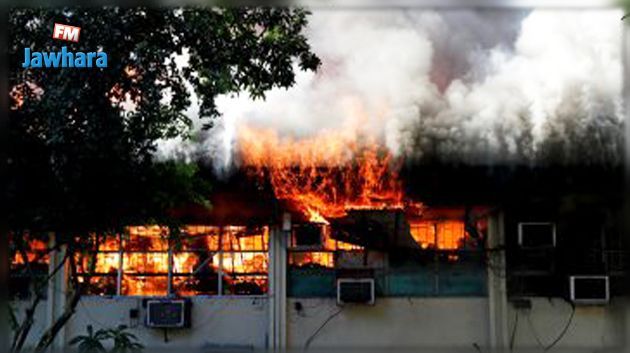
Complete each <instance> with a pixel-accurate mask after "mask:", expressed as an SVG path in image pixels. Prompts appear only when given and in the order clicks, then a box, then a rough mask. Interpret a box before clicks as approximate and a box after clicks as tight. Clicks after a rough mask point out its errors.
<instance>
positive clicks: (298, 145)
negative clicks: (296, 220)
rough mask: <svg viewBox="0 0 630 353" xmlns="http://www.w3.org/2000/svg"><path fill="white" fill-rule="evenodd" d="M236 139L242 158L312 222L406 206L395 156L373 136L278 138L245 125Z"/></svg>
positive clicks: (264, 130) (271, 131) (282, 197)
mask: <svg viewBox="0 0 630 353" xmlns="http://www.w3.org/2000/svg"><path fill="white" fill-rule="evenodd" d="M238 143H239V148H240V156H241V158H242V162H243V164H244V165H245V166H247V167H250V168H251V167H253V169H254V170H255V171H256V173H257V174H258V175H259V176H261V177H268V178H269V180H270V182H271V184H272V186H273V189H274V192H275V195H276V197H277V198H278V199H281V200H287V201H290V202H291V203H292V204H293V205H294V206H295V207H297V208H298V209H299V210H300V211H301V212H303V213H304V215H306V216H307V217H308V219H309V220H310V221H311V222H320V223H328V221H327V219H330V218H337V217H341V216H344V215H345V214H346V212H347V211H348V210H350V209H386V208H388V209H389V208H402V207H404V202H403V201H404V200H403V190H402V184H401V182H400V179H399V178H398V172H397V165H396V164H397V163H396V161H395V160H394V158H393V157H392V155H391V153H389V151H387V150H386V149H384V148H381V147H380V145H379V144H378V143H376V142H374V141H370V140H369V139H363V140H361V139H357V138H353V137H348V135H345V134H344V133H326V134H321V135H317V136H315V137H309V138H303V139H293V138H280V137H279V136H278V134H277V133H276V132H275V131H273V130H267V129H252V128H249V127H241V129H240V131H239V136H238Z"/></svg>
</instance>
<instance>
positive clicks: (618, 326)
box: [508, 298, 629, 351]
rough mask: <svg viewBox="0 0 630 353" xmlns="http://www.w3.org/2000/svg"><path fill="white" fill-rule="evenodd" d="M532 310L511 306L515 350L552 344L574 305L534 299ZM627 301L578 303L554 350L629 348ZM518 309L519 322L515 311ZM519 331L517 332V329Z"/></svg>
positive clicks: (559, 301) (554, 299)
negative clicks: (627, 345)
mask: <svg viewBox="0 0 630 353" xmlns="http://www.w3.org/2000/svg"><path fill="white" fill-rule="evenodd" d="M531 300H532V308H531V309H515V308H514V307H512V306H510V310H509V314H508V315H509V317H508V326H509V328H510V336H511V335H512V332H514V343H513V347H514V351H519V350H522V349H529V350H531V349H538V350H541V349H542V347H545V346H548V345H550V344H551V343H552V342H553V341H554V340H555V339H556V338H557V337H559V335H560V333H561V332H562V330H563V329H564V327H565V326H566V325H567V323H568V320H569V318H570V315H571V310H572V309H571V305H570V304H568V303H566V302H565V301H564V300H562V299H559V298H553V299H547V298H531ZM628 304H629V303H628V301H626V300H623V299H614V300H613V301H612V303H611V304H610V305H608V306H577V307H576V311H575V314H574V316H573V320H572V321H571V324H570V325H569V328H568V329H567V331H566V334H565V335H564V336H563V338H562V339H561V340H560V341H558V343H557V344H556V345H555V346H554V349H560V350H562V349H568V350H571V349H573V350H575V349H578V348H583V349H586V348H590V349H602V348H614V349H621V348H627V347H626V338H625V337H626V335H627V331H628V330H627V328H626V320H627V316H628V310H629V305H628ZM517 311H518V316H519V317H518V324H517V325H516V326H515V323H516V313H517ZM515 327H516V330H515V331H514V328H515Z"/></svg>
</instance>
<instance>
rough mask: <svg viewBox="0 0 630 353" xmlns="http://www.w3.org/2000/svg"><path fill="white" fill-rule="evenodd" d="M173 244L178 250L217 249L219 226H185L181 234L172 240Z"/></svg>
mask: <svg viewBox="0 0 630 353" xmlns="http://www.w3.org/2000/svg"><path fill="white" fill-rule="evenodd" d="M173 246H174V249H176V250H178V251H179V250H183V251H187V250H191V251H218V250H219V227H210V226H188V227H185V228H184V229H183V230H182V234H181V235H180V236H179V237H177V238H176V239H174V240H173Z"/></svg>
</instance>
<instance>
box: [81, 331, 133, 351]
mask: <svg viewBox="0 0 630 353" xmlns="http://www.w3.org/2000/svg"><path fill="white" fill-rule="evenodd" d="M108 340H111V341H113V345H112V348H111V349H110V350H109V352H110V353H133V352H140V351H142V349H144V346H143V345H142V344H140V343H139V342H138V338H137V337H136V336H135V335H134V334H132V333H129V332H127V327H126V326H124V325H120V326H118V327H117V328H114V329H100V330H98V331H96V332H94V329H93V328H92V325H88V326H87V334H86V335H80V336H76V337H74V338H73V339H72V340H70V345H71V346H75V345H77V346H78V348H79V353H97V352H98V353H105V352H108V351H107V349H105V345H104V344H103V342H104V341H108Z"/></svg>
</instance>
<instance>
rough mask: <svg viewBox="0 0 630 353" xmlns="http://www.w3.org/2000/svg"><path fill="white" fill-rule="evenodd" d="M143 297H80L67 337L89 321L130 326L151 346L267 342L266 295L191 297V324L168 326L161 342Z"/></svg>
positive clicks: (235, 345) (256, 344) (255, 345)
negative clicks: (132, 315)
mask: <svg viewBox="0 0 630 353" xmlns="http://www.w3.org/2000/svg"><path fill="white" fill-rule="evenodd" d="M130 309H140V317H141V320H140V321H139V322H138V321H137V322H135V323H134V322H132V321H130V319H129V310H130ZM143 314H144V310H143V309H142V299H141V298H132V297H127V298H124V297H120V298H109V299H108V298H98V297H88V298H84V299H82V301H81V303H80V304H79V306H78V308H77V312H76V314H75V316H74V317H73V319H72V321H71V322H70V323H69V324H68V325H67V327H66V337H67V339H68V340H70V339H71V338H72V337H74V336H76V335H77V334H81V333H83V332H85V328H86V326H87V325H88V324H91V325H93V326H94V328H95V329H98V328H102V327H106V328H112V327H116V326H117V325H121V324H122V325H127V326H129V327H133V328H132V329H131V330H130V332H132V333H134V334H135V335H137V336H138V338H139V339H140V341H141V342H142V343H143V344H144V345H145V346H147V347H151V348H179V347H181V348H193V349H201V348H221V347H223V348H226V347H229V348H238V349H251V348H258V349H264V348H265V347H266V342H267V330H268V326H267V322H268V321H267V318H268V299H267V298H261V297H256V298H254V297H199V298H194V299H193V307H192V327H191V328H189V329H181V330H169V331H168V338H169V342H168V343H165V342H164V333H163V331H162V330H156V329H150V328H146V327H144V323H143V321H142V318H143V317H144V315H143Z"/></svg>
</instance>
